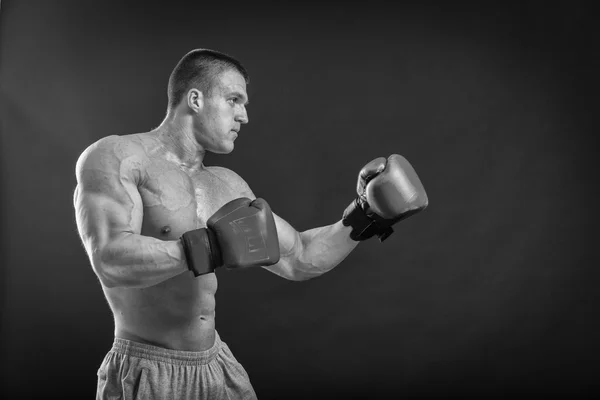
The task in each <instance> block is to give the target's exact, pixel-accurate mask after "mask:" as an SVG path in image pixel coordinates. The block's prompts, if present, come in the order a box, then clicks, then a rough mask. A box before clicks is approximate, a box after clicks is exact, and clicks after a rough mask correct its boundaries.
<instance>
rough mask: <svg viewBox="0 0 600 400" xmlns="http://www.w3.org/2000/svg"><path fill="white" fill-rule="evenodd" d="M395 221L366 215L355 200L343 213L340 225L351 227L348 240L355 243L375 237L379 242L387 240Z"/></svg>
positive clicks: (358, 200)
mask: <svg viewBox="0 0 600 400" xmlns="http://www.w3.org/2000/svg"><path fill="white" fill-rule="evenodd" d="M395 222H396V221H394V220H387V219H385V218H381V217H380V216H379V215H377V214H375V213H369V214H367V213H366V212H365V210H364V209H363V207H362V202H361V201H360V199H358V198H357V199H355V200H354V201H353V202H352V203H350V205H349V206H348V208H346V210H345V211H344V217H343V218H342V224H344V226H351V227H352V232H350V239H352V240H356V241H362V240H367V239H369V238H371V237H373V236H374V235H377V237H378V238H379V241H380V242H383V241H384V240H385V239H387V238H388V237H389V236H390V235H391V234H392V233H394V230H393V229H392V225H393V224H394V223H395Z"/></svg>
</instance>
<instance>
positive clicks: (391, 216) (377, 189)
mask: <svg viewBox="0 0 600 400" xmlns="http://www.w3.org/2000/svg"><path fill="white" fill-rule="evenodd" d="M356 192H357V195H358V196H357V197H356V199H355V200H354V201H353V202H352V203H350V205H349V206H348V207H347V208H346V210H344V214H343V218H342V223H343V224H344V225H345V226H351V227H352V232H351V233H350V237H351V238H352V239H353V240H357V241H361V240H366V239H369V238H370V237H372V236H373V235H377V237H378V238H379V240H380V241H381V242H383V241H384V240H385V239H387V238H388V237H389V236H390V235H391V234H392V233H393V232H394V230H393V229H392V225H394V224H396V223H397V222H399V221H401V220H403V219H405V218H407V217H409V216H411V215H414V214H416V213H417V212H419V211H422V210H424V209H425V208H426V207H427V205H428V204H429V200H428V199H427V193H425V188H424V187H423V184H422V183H421V181H420V180H419V177H418V176H417V173H416V172H415V170H414V169H413V167H412V166H411V165H410V163H409V162H408V161H407V160H406V159H405V158H404V157H402V156H400V155H398V154H392V155H391V156H389V157H388V158H387V160H386V159H385V158H383V157H379V158H376V159H374V160H373V161H371V162H370V163H368V164H367V165H365V166H364V167H363V169H362V170H361V171H360V173H359V175H358V183H357V185H356Z"/></svg>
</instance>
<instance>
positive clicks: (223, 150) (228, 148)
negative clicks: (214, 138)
mask: <svg viewBox="0 0 600 400" xmlns="http://www.w3.org/2000/svg"><path fill="white" fill-rule="evenodd" d="M234 147H235V146H234V145H233V143H231V145H229V146H223V147H220V148H218V149H214V150H213V151H212V152H213V153H216V154H229V153H231V152H232V151H233V149H234Z"/></svg>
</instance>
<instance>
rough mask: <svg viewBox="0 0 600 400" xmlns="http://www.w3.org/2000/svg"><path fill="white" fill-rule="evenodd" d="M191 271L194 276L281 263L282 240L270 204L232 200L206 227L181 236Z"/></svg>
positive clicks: (259, 200)
mask: <svg viewBox="0 0 600 400" xmlns="http://www.w3.org/2000/svg"><path fill="white" fill-rule="evenodd" d="M181 242H182V244H183V250H184V253H185V257H186V260H187V264H188V268H189V269H190V270H191V271H192V272H193V273H194V276H199V275H204V274H207V273H210V272H213V271H214V270H215V269H216V268H218V267H221V266H225V267H226V268H247V267H253V266H263V265H272V264H275V263H277V262H278V261H279V257H280V254H279V239H278V237H277V228H276V227H275V220H274V218H273V213H272V212H271V208H270V207H269V204H268V203H267V202H266V201H265V200H263V199H260V198H259V199H256V200H254V201H251V200H250V199H248V198H246V197H240V198H238V199H235V200H232V201H230V202H229V203H227V204H225V205H224V206H223V207H221V208H220V209H219V210H218V211H217V212H216V213H214V214H213V215H212V216H211V217H210V218H209V219H208V221H207V222H206V228H201V229H195V230H192V231H189V232H186V233H184V234H183V235H182V236H181Z"/></svg>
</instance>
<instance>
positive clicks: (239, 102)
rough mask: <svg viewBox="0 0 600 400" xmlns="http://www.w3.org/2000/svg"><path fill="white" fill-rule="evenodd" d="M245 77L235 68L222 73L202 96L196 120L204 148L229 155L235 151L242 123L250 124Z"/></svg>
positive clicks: (199, 138) (199, 141)
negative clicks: (235, 143)
mask: <svg viewBox="0 0 600 400" xmlns="http://www.w3.org/2000/svg"><path fill="white" fill-rule="evenodd" d="M247 104H248V94H247V93H246V80H245V79H244V77H243V76H242V75H241V74H240V73H239V72H237V71H236V70H233V69H230V70H227V71H224V72H222V73H221V74H219V75H218V76H217V77H216V78H215V81H214V82H213V87H212V90H211V91H210V92H209V93H207V94H206V95H204V96H203V107H202V111H201V112H200V113H199V114H198V118H197V120H196V126H197V129H196V132H197V134H196V136H197V137H196V139H197V140H198V143H200V145H202V147H203V148H204V150H206V151H210V152H212V153H219V154H226V153H230V152H231V151H233V147H234V146H233V141H234V140H235V139H236V138H237V136H238V132H239V131H240V129H241V125H242V124H246V123H248V112H247V111H246V105H247Z"/></svg>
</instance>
